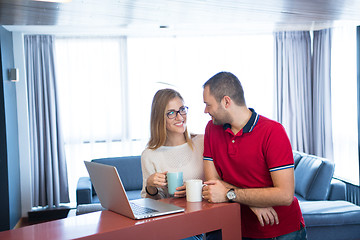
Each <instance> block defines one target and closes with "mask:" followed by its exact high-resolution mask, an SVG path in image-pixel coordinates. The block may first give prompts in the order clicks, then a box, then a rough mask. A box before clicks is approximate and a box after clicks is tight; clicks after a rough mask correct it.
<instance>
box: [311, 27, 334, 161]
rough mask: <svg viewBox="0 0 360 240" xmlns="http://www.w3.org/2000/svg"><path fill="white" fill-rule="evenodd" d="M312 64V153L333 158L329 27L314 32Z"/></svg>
mask: <svg viewBox="0 0 360 240" xmlns="http://www.w3.org/2000/svg"><path fill="white" fill-rule="evenodd" d="M312 66H313V71H312V72H313V74H312V82H313V87H312V92H313V96H312V98H313V100H312V101H313V112H312V117H313V119H312V124H313V135H314V154H315V155H317V156H320V157H326V158H328V159H331V160H333V159H334V158H333V138H332V115H331V105H332V104H331V30H330V29H323V30H320V31H315V32H314V40H313V61H312Z"/></svg>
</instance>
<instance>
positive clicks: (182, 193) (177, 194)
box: [174, 185, 186, 197]
mask: <svg viewBox="0 0 360 240" xmlns="http://www.w3.org/2000/svg"><path fill="white" fill-rule="evenodd" d="M185 196H186V187H185V185H182V186H181V187H177V188H176V192H175V193H174V197H185Z"/></svg>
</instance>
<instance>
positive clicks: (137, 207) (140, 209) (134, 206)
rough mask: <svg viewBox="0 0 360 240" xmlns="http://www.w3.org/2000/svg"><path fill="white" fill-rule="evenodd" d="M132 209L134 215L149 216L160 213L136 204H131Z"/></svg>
mask: <svg viewBox="0 0 360 240" xmlns="http://www.w3.org/2000/svg"><path fill="white" fill-rule="evenodd" d="M130 206H131V209H132V210H133V212H134V214H135V215H137V214H147V213H154V212H158V210H155V209H152V208H147V207H144V206H140V205H137V204H136V203H133V202H130Z"/></svg>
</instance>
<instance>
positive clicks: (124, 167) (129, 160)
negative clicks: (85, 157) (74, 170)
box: [92, 156, 142, 191]
mask: <svg viewBox="0 0 360 240" xmlns="http://www.w3.org/2000/svg"><path fill="white" fill-rule="evenodd" d="M92 161H93V162H97V163H102V164H108V165H112V166H115V167H116V169H117V171H118V173H119V176H120V178H121V181H122V183H123V185H124V187H125V190H126V191H130V190H141V189H142V171H141V157H140V156H129V157H114V158H100V159H94V160H92Z"/></svg>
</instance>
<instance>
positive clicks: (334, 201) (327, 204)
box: [76, 151, 360, 240]
mask: <svg viewBox="0 0 360 240" xmlns="http://www.w3.org/2000/svg"><path fill="white" fill-rule="evenodd" d="M293 156H294V163H295V196H296V197H297V198H298V199H299V202H300V207H301V210H302V213H303V216H304V220H305V224H306V229H307V233H308V239H309V240H323V239H326V240H350V239H360V207H359V206H357V205H355V204H352V203H350V202H348V201H345V199H346V186H345V183H344V182H342V181H339V180H337V179H334V178H333V174H334V168H335V166H334V163H333V162H331V161H329V160H327V159H324V158H320V157H317V156H313V155H308V154H304V153H300V152H296V151H294V152H293ZM92 161H94V162H98V163H103V164H109V165H113V166H116V168H117V170H118V172H119V175H120V177H121V179H122V181H123V184H124V186H125V189H126V191H127V194H128V197H129V199H136V198H140V192H141V189H142V172H141V158H140V156H131V157H117V158H103V159H94V160H92ZM76 197H77V204H78V205H79V207H81V206H82V207H83V209H80V212H82V213H85V212H91V211H96V210H102V208H101V206H100V205H99V199H98V198H97V196H96V192H95V190H94V189H93V187H92V185H91V181H90V178H89V177H82V178H80V179H79V181H78V185H77V190H76ZM88 206H90V210H89V208H88ZM79 207H78V209H79Z"/></svg>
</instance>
